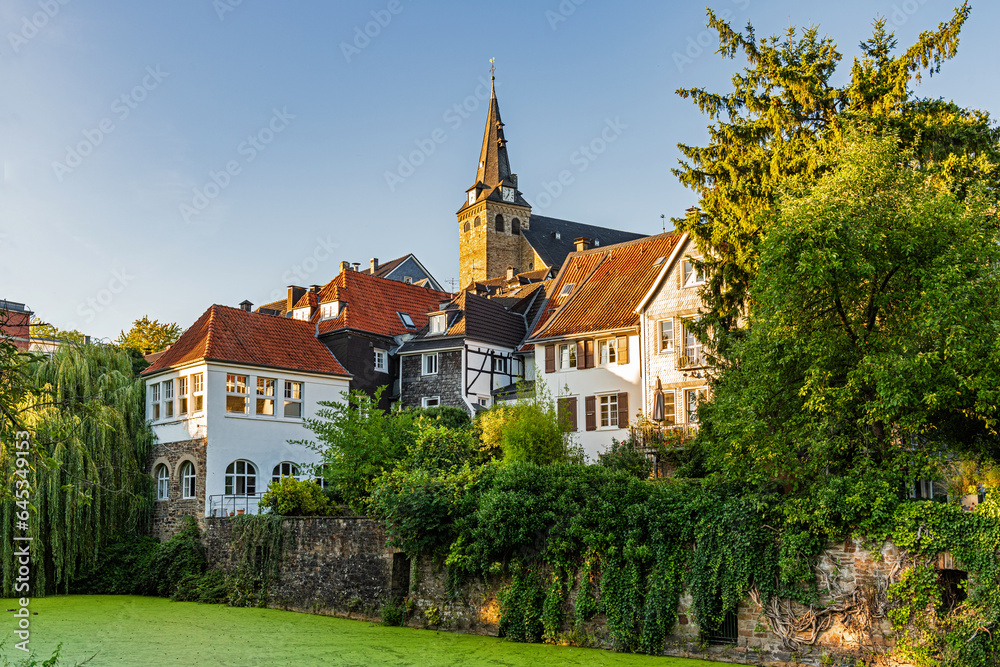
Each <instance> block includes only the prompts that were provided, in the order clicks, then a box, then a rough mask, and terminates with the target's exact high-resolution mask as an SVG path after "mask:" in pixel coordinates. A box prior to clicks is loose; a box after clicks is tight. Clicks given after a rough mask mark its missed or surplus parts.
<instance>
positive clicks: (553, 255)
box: [521, 213, 646, 269]
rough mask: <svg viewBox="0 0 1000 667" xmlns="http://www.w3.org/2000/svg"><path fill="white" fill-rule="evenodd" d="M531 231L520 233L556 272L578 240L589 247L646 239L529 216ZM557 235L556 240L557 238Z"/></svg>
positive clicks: (636, 235)
mask: <svg viewBox="0 0 1000 667" xmlns="http://www.w3.org/2000/svg"><path fill="white" fill-rule="evenodd" d="M530 226H531V228H530V229H523V228H522V229H521V234H523V235H524V239H525V240H526V241H527V242H528V244H529V245H530V246H531V247H532V248H533V249H534V251H535V252H536V253H538V256H539V257H540V258H541V260H542V261H543V262H545V264H546V266H549V267H552V268H553V269H557V267H560V266H562V265H563V262H565V261H566V257H567V256H568V255H569V254H570V253H572V252H575V251H576V245H575V244H574V243H573V241H574V240H575V239H578V238H580V237H581V236H583V237H586V238H588V239H590V242H591V247H592V248H594V247H596V248H602V247H604V246H609V245H615V244H617V243H625V242H626V241H632V240H635V239H640V238H645V236H646V235H645V234H636V233H634V232H623V231H621V230H618V229H609V228H607V227H597V226H596V225H585V224H583V223H581V222H572V221H570V220H560V219H558V218H548V217H546V216H544V215H535V214H534V213H532V215H531V219H530ZM557 234H558V236H559V238H556V235H557Z"/></svg>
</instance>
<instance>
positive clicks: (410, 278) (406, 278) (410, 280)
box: [403, 276, 413, 285]
mask: <svg viewBox="0 0 1000 667" xmlns="http://www.w3.org/2000/svg"><path fill="white" fill-rule="evenodd" d="M403 282H404V283H406V284H407V285H412V284H413V276H403Z"/></svg>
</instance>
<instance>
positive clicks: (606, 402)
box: [597, 392, 620, 429]
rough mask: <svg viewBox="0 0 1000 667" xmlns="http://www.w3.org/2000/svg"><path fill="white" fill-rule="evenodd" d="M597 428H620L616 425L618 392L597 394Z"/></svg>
mask: <svg viewBox="0 0 1000 667" xmlns="http://www.w3.org/2000/svg"><path fill="white" fill-rule="evenodd" d="M612 403H613V404H614V409H612ZM605 421H607V423H605ZM597 428H598V429H617V428H620V427H619V426H618V392H615V393H613V394H597Z"/></svg>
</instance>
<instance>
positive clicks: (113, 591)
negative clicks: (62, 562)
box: [69, 535, 161, 595]
mask: <svg viewBox="0 0 1000 667" xmlns="http://www.w3.org/2000/svg"><path fill="white" fill-rule="evenodd" d="M160 548H161V545H160V543H159V542H158V541H156V540H154V539H153V538H152V537H146V536H140V535H130V536H128V537H125V538H124V539H122V540H121V541H118V542H113V543H112V544H109V545H108V546H106V547H104V548H103V549H101V551H100V555H99V557H98V563H99V565H97V566H95V567H93V568H91V569H90V570H88V571H87V572H86V573H85V574H84V575H83V576H81V577H79V578H77V579H75V580H74V581H73V582H72V583H71V584H70V587H69V588H70V592H71V593H76V594H86V595H151V594H153V591H152V590H150V589H151V588H152V577H151V572H152V563H153V559H154V557H155V556H156V554H157V553H158V552H159V550H160Z"/></svg>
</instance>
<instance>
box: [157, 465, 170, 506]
mask: <svg viewBox="0 0 1000 667" xmlns="http://www.w3.org/2000/svg"><path fill="white" fill-rule="evenodd" d="M156 500H157V501H163V500H170V470H168V469H167V464H165V463H161V464H160V465H158V466H156Z"/></svg>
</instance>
